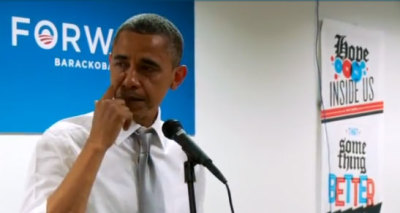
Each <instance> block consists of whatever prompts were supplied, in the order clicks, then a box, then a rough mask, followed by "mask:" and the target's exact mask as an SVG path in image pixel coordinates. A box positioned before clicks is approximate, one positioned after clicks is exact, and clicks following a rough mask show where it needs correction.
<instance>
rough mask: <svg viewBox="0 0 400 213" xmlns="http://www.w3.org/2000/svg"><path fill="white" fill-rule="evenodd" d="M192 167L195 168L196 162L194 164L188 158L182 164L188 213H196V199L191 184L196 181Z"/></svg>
mask: <svg viewBox="0 0 400 213" xmlns="http://www.w3.org/2000/svg"><path fill="white" fill-rule="evenodd" d="M194 166H196V162H194V161H193V160H192V159H191V158H190V157H189V156H188V160H187V161H186V162H185V163H184V167H185V182H186V183H187V185H188V193H189V208H190V213H196V199H195V193H194V185H193V183H194V182H195V181H196V175H195V173H194Z"/></svg>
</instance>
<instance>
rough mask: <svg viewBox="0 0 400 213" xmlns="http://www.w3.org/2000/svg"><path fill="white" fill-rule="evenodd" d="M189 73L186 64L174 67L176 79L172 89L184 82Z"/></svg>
mask: <svg viewBox="0 0 400 213" xmlns="http://www.w3.org/2000/svg"><path fill="white" fill-rule="evenodd" d="M186 74H187V67H186V66H185V65H180V66H178V67H176V68H174V79H173V81H172V83H171V89H173V90H175V89H177V88H178V87H179V85H181V84H182V82H183V80H184V79H185V77H186Z"/></svg>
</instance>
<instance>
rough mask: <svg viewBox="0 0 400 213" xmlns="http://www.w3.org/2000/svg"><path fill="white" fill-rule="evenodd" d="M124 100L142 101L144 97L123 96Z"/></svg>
mask: <svg viewBox="0 0 400 213" xmlns="http://www.w3.org/2000/svg"><path fill="white" fill-rule="evenodd" d="M124 100H126V101H144V98H138V97H124Z"/></svg>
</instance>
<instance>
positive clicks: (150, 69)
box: [140, 65, 157, 72]
mask: <svg viewBox="0 0 400 213" xmlns="http://www.w3.org/2000/svg"><path fill="white" fill-rule="evenodd" d="M140 70H141V71H143V72H154V71H156V70H157V68H156V67H153V66H148V65H142V66H140Z"/></svg>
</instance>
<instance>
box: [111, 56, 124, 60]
mask: <svg viewBox="0 0 400 213" xmlns="http://www.w3.org/2000/svg"><path fill="white" fill-rule="evenodd" d="M113 58H114V59H116V60H127V59H128V56H126V55H115V56H114V57H113Z"/></svg>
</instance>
